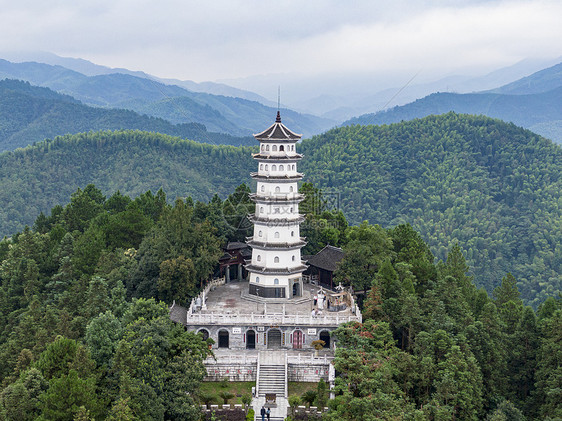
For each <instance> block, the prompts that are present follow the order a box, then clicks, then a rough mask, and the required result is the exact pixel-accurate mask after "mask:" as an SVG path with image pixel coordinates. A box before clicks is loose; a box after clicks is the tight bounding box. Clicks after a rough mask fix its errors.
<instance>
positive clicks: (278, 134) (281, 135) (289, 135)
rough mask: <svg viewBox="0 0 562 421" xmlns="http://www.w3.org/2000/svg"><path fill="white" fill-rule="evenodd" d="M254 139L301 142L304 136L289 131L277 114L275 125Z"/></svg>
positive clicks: (256, 135)
mask: <svg viewBox="0 0 562 421" xmlns="http://www.w3.org/2000/svg"><path fill="white" fill-rule="evenodd" d="M254 137H255V138H256V139H258V140H292V141H294V140H299V139H300V138H301V137H302V134H297V133H295V132H292V131H291V130H289V129H288V128H287V127H286V126H285V125H284V124H283V123H281V116H280V114H279V113H277V119H276V120H275V123H273V124H272V125H271V126H269V127H268V128H267V129H265V130H264V131H263V132H261V133H258V134H255V135H254Z"/></svg>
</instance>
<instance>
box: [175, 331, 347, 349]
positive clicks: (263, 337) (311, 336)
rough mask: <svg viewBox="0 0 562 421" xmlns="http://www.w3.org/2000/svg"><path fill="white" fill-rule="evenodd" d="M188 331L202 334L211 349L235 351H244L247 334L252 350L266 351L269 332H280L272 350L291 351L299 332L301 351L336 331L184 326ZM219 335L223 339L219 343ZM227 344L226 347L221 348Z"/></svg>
mask: <svg viewBox="0 0 562 421" xmlns="http://www.w3.org/2000/svg"><path fill="white" fill-rule="evenodd" d="M186 328H187V329H188V330H191V331H194V332H202V333H204V334H205V335H204V337H205V338H206V337H207V335H208V337H210V338H211V339H213V341H215V343H214V345H213V349H217V348H219V347H221V348H229V349H235V350H244V349H246V347H247V345H248V340H249V333H250V334H251V335H253V338H254V339H253V344H254V347H253V348H252V349H256V350H267V349H269V347H270V346H271V344H269V343H268V339H269V338H270V331H277V332H280V335H281V339H280V344H276V345H275V346H273V348H274V349H293V335H294V334H295V332H297V331H299V332H300V335H301V337H302V339H303V340H302V342H301V347H302V349H314V348H313V347H312V345H311V344H312V342H313V341H315V340H317V339H320V338H321V337H322V338H324V339H326V337H329V333H330V332H332V331H333V330H335V329H336V327H334V326H259V325H252V326H240V325H206V326H194V325H188V326H186ZM221 335H222V336H223V339H222V341H221ZM328 340H329V341H330V342H331V343H330V344H329V345H330V348H331V349H333V348H334V345H333V340H332V339H331V338H330V339H328ZM226 342H228V347H226V346H222V345H225V343H226Z"/></svg>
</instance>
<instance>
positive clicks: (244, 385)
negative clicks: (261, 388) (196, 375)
mask: <svg viewBox="0 0 562 421" xmlns="http://www.w3.org/2000/svg"><path fill="white" fill-rule="evenodd" d="M255 385H256V383H255V382H202V383H201V387H200V388H199V389H200V395H203V394H210V395H214V396H215V399H214V402H213V403H216V404H221V405H222V404H223V402H224V401H223V400H222V398H221V397H220V396H219V393H220V392H229V393H232V394H233V395H234V397H233V398H232V399H229V400H228V403H242V400H241V397H242V395H250V396H251V395H252V387H253V386H255Z"/></svg>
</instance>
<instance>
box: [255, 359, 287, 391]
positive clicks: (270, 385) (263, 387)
mask: <svg viewBox="0 0 562 421" xmlns="http://www.w3.org/2000/svg"><path fill="white" fill-rule="evenodd" d="M286 375H287V373H286V371H285V364H283V365H265V364H263V365H261V366H260V378H259V379H258V391H259V396H265V394H266V393H275V394H276V395H277V396H285V376H286Z"/></svg>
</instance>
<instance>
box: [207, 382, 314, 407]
mask: <svg viewBox="0 0 562 421" xmlns="http://www.w3.org/2000/svg"><path fill="white" fill-rule="evenodd" d="M255 385H256V383H255V382H202V383H201V387H200V395H214V396H215V398H214V402H213V403H216V404H222V403H223V400H222V398H220V397H219V393H220V392H229V393H232V394H234V397H233V398H232V399H229V401H228V403H242V400H241V399H240V398H241V397H242V395H251V394H252V387H254V386H255ZM317 385H318V383H308V382H289V396H291V395H298V396H302V394H303V393H304V392H306V391H307V390H314V391H316V387H317Z"/></svg>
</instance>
